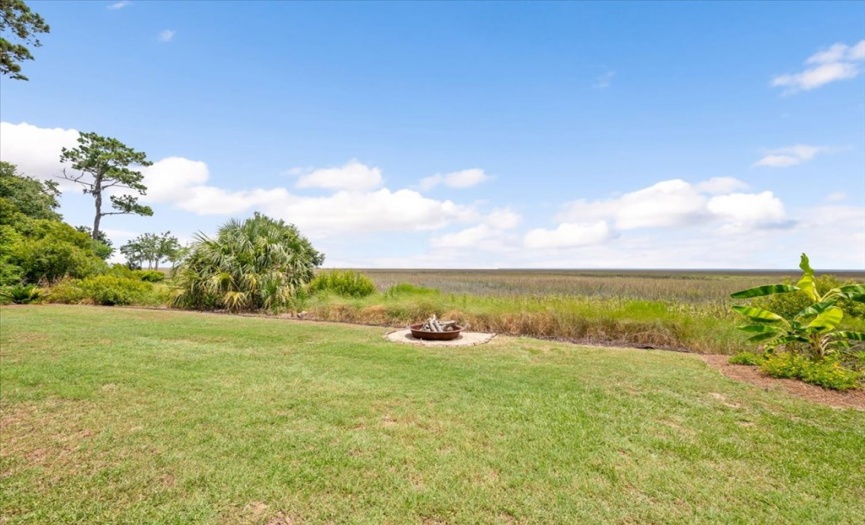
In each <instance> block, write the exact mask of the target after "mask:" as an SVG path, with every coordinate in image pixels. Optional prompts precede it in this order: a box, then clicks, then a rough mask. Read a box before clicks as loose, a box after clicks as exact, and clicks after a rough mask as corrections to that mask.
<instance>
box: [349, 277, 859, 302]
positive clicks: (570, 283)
mask: <svg viewBox="0 0 865 525" xmlns="http://www.w3.org/2000/svg"><path fill="white" fill-rule="evenodd" d="M358 271H360V272H362V273H363V274H365V275H367V276H369V277H370V278H371V279H372V280H373V281H374V282H375V283H376V285H377V286H378V288H379V290H381V291H385V290H387V289H388V288H390V287H391V286H394V285H397V284H400V283H410V284H414V285H417V286H424V287H429V288H436V289H438V290H440V291H441V292H443V293H448V294H457V295H460V294H468V295H479V296H532V295H534V296H550V295H570V296H584V297H598V298H620V299H642V300H649V301H670V302H681V303H688V304H708V303H712V304H717V303H720V304H724V303H729V297H730V294H731V293H733V292H736V291H738V290H743V289H746V288H751V287H753V286H759V285H762V284H767V283H773V282H778V281H781V280H783V279H791V280H795V279H796V278H798V277H799V276H800V274H801V272H800V271H799V270H798V269H797V270H418V269H406V270H400V269H361V270H358ZM821 273H823V274H832V275H837V276H838V277H840V278H842V279H847V280H856V281H863V282H865V271H861V272H860V271H850V270H841V271H826V272H818V275H820V274H821Z"/></svg>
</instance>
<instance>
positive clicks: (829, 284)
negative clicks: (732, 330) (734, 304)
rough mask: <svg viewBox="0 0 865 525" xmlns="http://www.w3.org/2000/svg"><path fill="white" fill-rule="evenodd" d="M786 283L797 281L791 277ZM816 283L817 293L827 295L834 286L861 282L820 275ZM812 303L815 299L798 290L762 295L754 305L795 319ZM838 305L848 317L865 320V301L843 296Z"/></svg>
mask: <svg viewBox="0 0 865 525" xmlns="http://www.w3.org/2000/svg"><path fill="white" fill-rule="evenodd" d="M784 284H795V283H793V282H792V281H791V280H790V279H786V280H785V281H784ZM814 284H815V285H816V287H817V293H818V294H820V295H825V294H826V293H827V292H828V291H829V290H831V289H833V288H840V287H841V286H846V285H851V284H861V283H859V282H856V281H842V280H841V279H839V278H838V277H836V276H834V275H820V276H818V277H816V278H815V279H814ZM812 303H813V301H811V300H810V298H809V297H808V295H807V294H806V293H805V292H803V291H798V292H789V293H779V294H774V295H768V296H765V297H760V298H757V299H755V300H754V302H753V305H754V306H756V307H757V308H762V309H764V310H769V311H770V312H775V313H776V314H778V315H780V316H781V317H783V318H785V319H793V318H794V317H796V314H798V313H799V312H801V311H802V310H803V309H805V308H806V307H808V306H810V305H811V304H812ZM837 306H838V307H839V308H841V309H842V310H844V313H845V314H846V316H847V317H855V318H858V319H862V320H865V303H861V302H857V301H851V300H849V299H845V298H842V299H839V300H838V302H837Z"/></svg>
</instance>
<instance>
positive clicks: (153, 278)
mask: <svg viewBox="0 0 865 525" xmlns="http://www.w3.org/2000/svg"><path fill="white" fill-rule="evenodd" d="M132 273H133V274H134V275H135V277H137V278H138V279H139V280H141V281H146V282H148V283H158V282H162V281H164V280H165V274H164V273H162V272H160V271H159V270H133V272H132Z"/></svg>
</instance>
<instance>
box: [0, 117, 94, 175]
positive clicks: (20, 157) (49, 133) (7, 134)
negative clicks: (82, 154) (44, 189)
mask: <svg viewBox="0 0 865 525" xmlns="http://www.w3.org/2000/svg"><path fill="white" fill-rule="evenodd" d="M77 141H78V131H77V130H74V129H63V128H40V127H37V126H33V125H31V124H27V123H26V122H22V123H21V124H12V123H9V122H0V159H2V160H4V161H6V162H10V163H12V164H15V165H16V166H18V171H19V172H21V173H23V174H24V175H27V176H29V177H33V178H36V179H41V180H57V177H58V176H59V175H61V174H62V173H63V169H64V168H68V167H69V166H68V164H67V165H64V164H61V163H60V150H61V149H62V148H64V147H66V148H74V147H75V146H77V145H78V142H77Z"/></svg>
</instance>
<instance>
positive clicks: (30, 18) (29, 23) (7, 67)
mask: <svg viewBox="0 0 865 525" xmlns="http://www.w3.org/2000/svg"><path fill="white" fill-rule="evenodd" d="M50 30H51V28H50V27H48V24H46V23H45V20H43V19H42V17H41V16H39V15H38V14H37V13H34V12H33V11H31V10H30V8H29V7H27V4H25V3H24V1H23V0H0V33H6V32H7V31H8V32H9V33H11V34H12V35H14V37H15V38H17V39H19V40H21V41H23V42H24V43H23V44H13V43H12V42H10V41H8V40H6V38H5V37H3V36H0V73H2V74H4V75H7V76H8V77H9V78H13V79H15V80H27V77H25V76H24V75H23V74H22V73H21V64H20V62H23V61H25V60H33V55H32V54H30V49H28V48H27V45H30V46H33V47H39V46H41V45H42V43H41V42H39V39H38V38H36V36H35V35H37V34H39V33H48V32H49V31H50ZM25 44H26V45H25Z"/></svg>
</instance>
